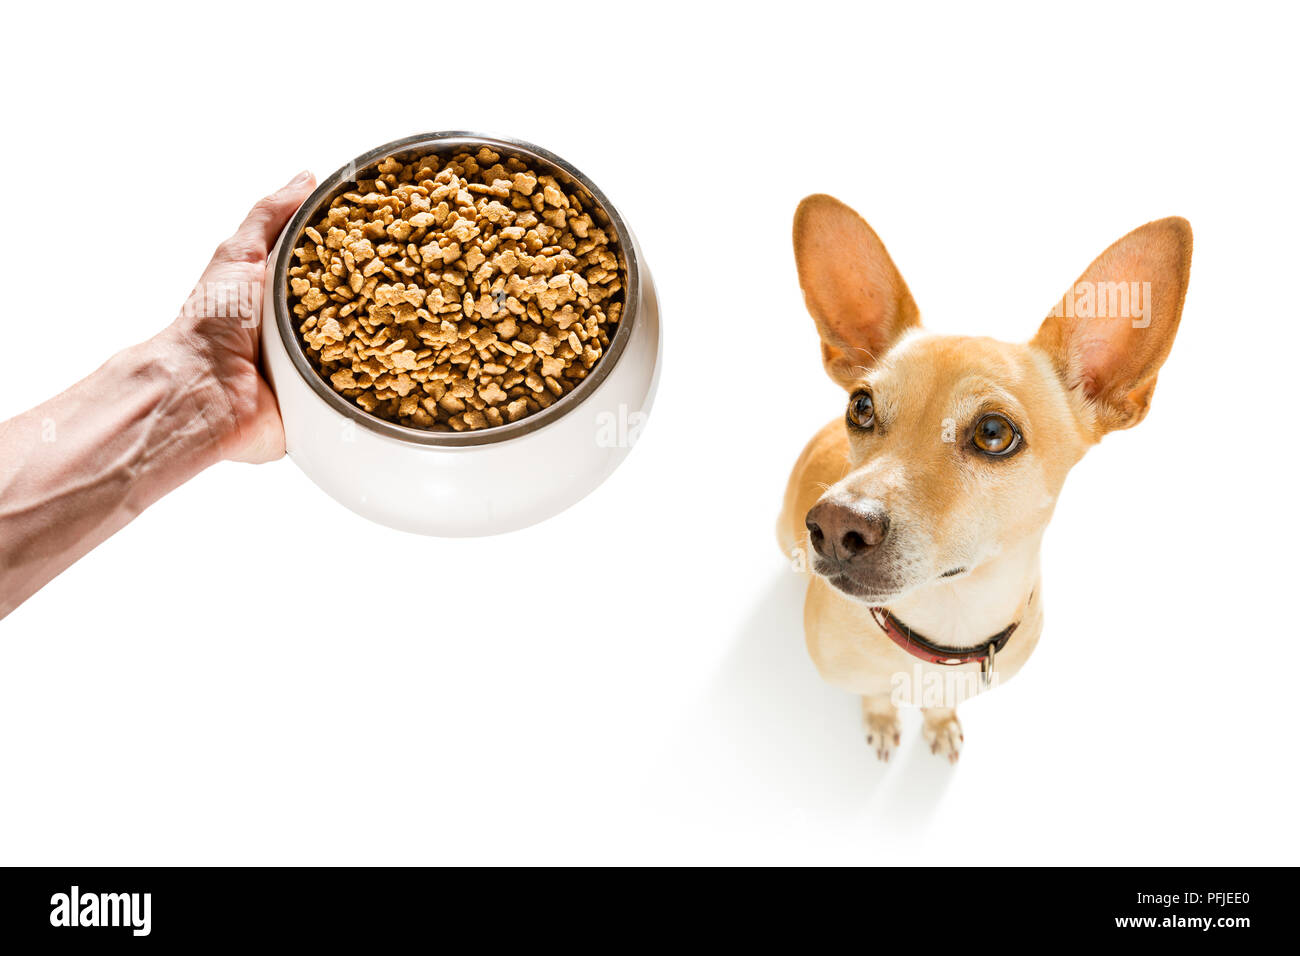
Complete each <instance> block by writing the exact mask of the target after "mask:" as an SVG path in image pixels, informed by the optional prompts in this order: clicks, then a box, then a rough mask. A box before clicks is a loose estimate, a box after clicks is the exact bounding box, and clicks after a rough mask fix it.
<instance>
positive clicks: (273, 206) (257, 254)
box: [212, 170, 316, 263]
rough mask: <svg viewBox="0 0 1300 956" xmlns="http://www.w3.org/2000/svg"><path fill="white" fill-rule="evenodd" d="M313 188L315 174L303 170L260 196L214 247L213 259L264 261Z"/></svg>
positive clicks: (221, 260)
mask: <svg viewBox="0 0 1300 956" xmlns="http://www.w3.org/2000/svg"><path fill="white" fill-rule="evenodd" d="M315 188H316V177H315V176H313V175H312V174H311V173H310V172H308V171H307V170H303V171H302V172H300V173H299V174H298V175H297V176H295V177H294V178H293V179H291V180H290V181H289V182H287V183H286V184H285V185H283V186H281V187H280V188H279V189H278V190H276V191H275V192H273V193H271V195H269V196H266V197H265V198H263V199H259V200H258V201H257V203H256V204H255V205H254V206H253V208H252V210H251V211H250V212H249V213H248V215H247V216H246V217H245V218H244V222H243V224H242V225H240V227H239V228H238V229H237V230H236V231H235V234H234V235H233V236H231V237H230V238H229V239H227V240H226V241H225V242H223V243H222V244H221V245H220V246H218V247H217V252H216V254H215V255H214V256H213V257H212V261H213V262H214V263H222V262H263V261H265V260H266V257H267V256H268V255H270V251H271V246H272V245H273V244H274V243H275V239H276V237H277V236H278V235H279V234H280V230H281V229H283V228H284V225H285V223H287V222H288V221H289V218H290V217H291V216H292V215H293V214H294V213H295V212H297V210H298V207H299V206H301V205H302V203H303V200H305V199H306V198H307V197H308V196H310V195H311V191H312V190H313V189H315Z"/></svg>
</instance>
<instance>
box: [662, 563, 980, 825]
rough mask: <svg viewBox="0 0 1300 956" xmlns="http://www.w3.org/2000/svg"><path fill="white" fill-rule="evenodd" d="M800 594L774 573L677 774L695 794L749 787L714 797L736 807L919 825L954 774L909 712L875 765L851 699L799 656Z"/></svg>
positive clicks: (690, 736)
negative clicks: (683, 770)
mask: <svg viewBox="0 0 1300 956" xmlns="http://www.w3.org/2000/svg"><path fill="white" fill-rule="evenodd" d="M806 586H807V584H806V579H805V578H803V577H802V576H801V575H796V574H793V573H788V572H787V573H779V574H774V575H773V578H772V581H771V585H770V587H769V588H767V589H766V590H765V591H764V592H763V595H762V597H761V598H760V600H759V602H758V604H757V605H756V606H755V607H754V608H752V610H751V611H750V613H749V614H748V616H747V617H746V619H745V621H744V623H743V625H742V626H741V627H740V629H739V630H738V631H737V633H736V635H735V638H734V642H733V646H732V649H731V651H730V652H729V653H728V655H727V656H726V658H725V659H724V660H723V663H722V665H721V667H720V668H719V670H718V673H717V674H716V675H715V677H714V680H713V682H712V684H711V685H710V686H709V689H708V691H707V692H706V694H705V696H704V698H703V699H702V700H701V701H700V702H699V704H698V705H697V708H696V709H694V710H692V712H691V713H690V715H689V719H688V720H687V721H686V723H685V725H684V726H683V729H682V736H683V739H682V740H681V741H680V747H681V750H680V751H679V753H680V754H681V755H682V756H688V755H689V756H688V764H689V767H688V772H689V773H690V775H691V778H692V779H694V781H695V783H696V784H697V785H698V787H699V788H702V789H711V788H714V787H726V788H727V789H728V790H730V788H733V787H737V786H741V787H745V786H748V787H749V788H751V795H747V794H746V793H744V792H740V793H728V794H727V795H726V799H727V800H729V801H730V802H732V803H734V804H735V806H736V808H737V810H738V811H744V810H745V809H747V808H748V807H752V806H754V805H755V804H762V805H775V807H776V808H778V809H784V810H785V811H786V812H789V813H792V814H794V815H796V816H804V815H807V816H808V817H811V818H827V817H830V818H837V817H862V816H868V817H872V818H878V822H879V823H880V824H881V825H883V826H886V827H888V828H889V829H891V830H897V831H900V835H903V834H905V833H907V832H908V831H916V830H918V829H923V828H924V827H925V825H926V823H927V822H928V820H929V818H930V817H931V815H932V813H933V811H934V809H935V808H936V807H937V805H938V803H939V800H940V799H941V797H942V795H943V791H944V790H945V789H946V787H947V786H948V783H949V782H950V781H951V779H952V775H953V774H954V773H955V772H956V768H955V767H952V766H950V765H949V764H948V763H947V762H946V761H944V760H940V759H938V758H937V757H934V756H933V755H932V754H931V753H930V752H929V748H928V747H926V746H925V743H924V741H923V740H922V739H921V722H920V716H919V713H917V712H916V711H910V710H908V711H904V714H903V718H904V719H903V742H902V746H901V748H900V749H899V750H898V751H897V752H895V754H894V756H893V759H892V760H891V761H890V762H889V763H888V764H885V763H881V762H880V761H879V760H877V759H876V757H875V755H874V754H873V753H872V752H871V750H869V749H868V747H867V745H866V743H865V741H864V740H863V738H862V732H861V729H860V721H859V710H858V708H859V705H858V700H857V698H856V697H854V696H853V695H851V694H847V693H845V692H843V691H840V690H836V689H835V688H833V687H830V686H829V685H827V684H825V683H824V682H823V681H822V680H821V678H820V677H819V676H818V674H817V671H816V669H815V668H814V666H813V663H812V661H811V660H810V659H809V657H808V653H807V651H806V650H805V648H804V640H803V599H804V591H805V589H806ZM710 778H711V779H710ZM683 796H684V794H683Z"/></svg>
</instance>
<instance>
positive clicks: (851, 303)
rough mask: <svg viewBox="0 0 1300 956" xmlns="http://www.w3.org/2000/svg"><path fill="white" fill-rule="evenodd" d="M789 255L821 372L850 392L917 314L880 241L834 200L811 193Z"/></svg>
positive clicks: (796, 225)
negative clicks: (817, 342)
mask: <svg viewBox="0 0 1300 956" xmlns="http://www.w3.org/2000/svg"><path fill="white" fill-rule="evenodd" d="M794 257H795V263H796V265H797V266H798V268H799V285H800V286H801V287H802V288H803V298H804V302H805V303H806V304H807V306H808V311H809V312H810V313H811V314H812V317H813V319H814V320H815V321H816V322H817V332H818V333H819V334H820V335H821V339H822V362H823V364H825V366H826V373H827V374H828V375H830V377H831V378H832V379H834V380H835V381H836V382H838V383H839V384H840V385H842V386H844V388H848V389H851V388H852V387H853V384H854V382H855V381H857V380H858V379H859V378H860V377H861V374H862V371H863V369H865V368H868V367H870V366H871V365H873V364H874V363H875V361H876V360H877V359H878V358H879V357H880V356H881V355H883V354H884V353H885V351H886V350H887V349H888V348H889V347H890V346H891V345H893V344H894V342H895V341H896V340H897V339H898V337H899V336H900V335H902V333H903V332H904V331H906V330H907V329H908V328H911V327H913V326H917V325H920V323H921V318H920V313H919V312H918V311H917V308H916V303H915V302H913V301H912V294H911V293H910V292H908V291H907V284H906V283H905V282H903V277H902V276H901V275H899V273H898V269H897V268H895V266H894V262H893V260H892V259H890V258H889V253H888V252H886V251H885V244H884V243H883V242H881V241H880V237H879V236H877V235H876V234H875V232H873V231H872V229H871V227H870V226H868V225H867V224H866V222H864V221H863V219H862V217H861V216H859V215H858V214H857V213H856V212H854V211H853V210H852V209H850V208H849V207H848V206H846V205H844V203H842V202H840V201H839V200H838V199H835V198H833V197H831V196H823V195H817V196H809V197H808V198H807V199H805V200H804V201H803V202H801V203H799V208H798V209H797V210H795V214H794Z"/></svg>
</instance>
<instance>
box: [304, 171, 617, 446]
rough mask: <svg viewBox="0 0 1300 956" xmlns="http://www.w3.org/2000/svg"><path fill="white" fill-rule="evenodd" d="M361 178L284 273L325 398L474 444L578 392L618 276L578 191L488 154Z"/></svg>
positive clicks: (598, 346) (612, 317)
mask: <svg viewBox="0 0 1300 956" xmlns="http://www.w3.org/2000/svg"><path fill="white" fill-rule="evenodd" d="M372 172H373V178H368V179H366V178H363V179H360V180H358V182H357V184H356V185H357V188H356V189H355V190H351V191H349V192H346V193H343V194H342V195H341V196H339V197H338V198H336V199H335V200H334V201H333V202H332V203H331V204H330V207H329V209H328V210H327V211H326V212H325V214H324V215H323V216H322V217H321V218H320V220H319V221H318V222H315V223H313V224H311V225H310V226H307V227H306V228H305V229H303V231H302V236H301V237H300V244H299V245H298V246H297V247H296V248H295V249H294V256H295V258H296V260H297V262H296V264H295V265H293V266H292V267H291V268H290V270H289V289H288V293H289V302H290V307H291V308H292V310H293V314H294V315H295V316H296V317H297V319H298V323H299V325H298V329H299V333H300V334H301V335H302V341H303V345H304V346H305V349H306V353H307V355H308V357H309V359H310V360H311V361H312V363H313V364H314V365H315V367H316V369H317V371H318V372H319V373H320V375H321V376H322V377H323V378H324V379H325V380H326V381H327V382H329V383H330V385H331V386H332V387H333V388H334V390H335V391H337V392H338V393H339V394H341V395H344V396H346V397H347V398H349V399H350V400H352V401H353V402H355V403H356V404H357V406H358V407H360V408H362V409H364V410H365V411H367V412H369V413H370V414H372V415H376V416H378V417H379V418H382V419H385V420H387V421H391V422H396V423H398V424H401V425H408V426H411V427H414V428H423V429H429V430H432V431H470V430H475V429H480V428H492V427H494V426H497V425H501V424H504V423H506V422H513V421H518V420H519V419H521V418H524V417H525V416H528V415H531V414H534V413H536V412H539V411H541V410H542V409H543V408H547V407H549V406H550V405H552V404H554V403H555V402H557V401H558V400H559V399H560V398H562V397H563V396H565V395H566V394H568V393H569V392H571V391H572V390H573V389H574V388H575V387H576V386H577V385H578V383H579V382H581V381H582V380H583V379H584V378H586V377H587V375H588V374H589V373H590V372H591V370H592V368H593V367H595V365H596V363H597V362H599V361H600V358H601V356H602V355H604V354H605V352H606V351H607V350H608V348H609V342H610V339H611V338H612V336H613V334H614V330H615V328H616V326H617V323H618V321H619V318H620V317H621V313H622V309H623V269H622V264H621V259H620V255H619V249H618V244H617V239H616V237H615V236H614V235H613V233H612V230H611V229H610V227H609V226H608V225H607V224H605V223H602V222H601V221H600V219H601V218H603V217H598V216H597V215H595V214H594V210H592V209H589V208H588V206H589V203H588V202H587V201H586V200H584V199H583V198H582V196H581V195H580V194H579V193H578V192H576V191H575V190H573V189H571V188H567V187H565V186H564V185H563V184H561V183H560V182H558V181H557V180H556V179H555V177H553V176H550V175H546V174H539V173H538V172H536V171H534V170H532V169H530V168H529V167H528V166H527V165H526V164H525V163H524V162H522V161H521V160H519V159H516V158H508V159H504V160H503V159H502V157H501V156H500V155H499V154H498V153H496V152H495V151H493V150H492V149H490V148H488V147H486V146H484V147H482V148H480V149H479V150H478V151H477V152H476V153H469V152H466V153H461V154H458V155H456V156H453V157H452V158H451V159H450V160H447V161H443V160H442V159H440V158H439V157H438V156H436V155H434V154H429V155H424V156H417V157H416V158H415V159H413V160H411V161H409V162H405V163H403V162H401V161H399V160H397V159H395V158H392V157H389V158H387V159H384V160H383V161H382V162H380V163H379V164H378V165H377V166H376V167H375V168H374V169H373V171H372Z"/></svg>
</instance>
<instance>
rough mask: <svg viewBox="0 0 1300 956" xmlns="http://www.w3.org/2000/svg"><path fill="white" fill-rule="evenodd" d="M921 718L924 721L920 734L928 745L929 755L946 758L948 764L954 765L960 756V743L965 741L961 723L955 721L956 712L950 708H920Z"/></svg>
mask: <svg viewBox="0 0 1300 956" xmlns="http://www.w3.org/2000/svg"><path fill="white" fill-rule="evenodd" d="M921 718H922V720H923V721H924V724H923V726H922V732H923V733H924V734H925V742H926V743H928V744H929V745H930V753H932V754H938V755H939V756H941V757H947V758H948V762H949V763H956V762H957V757H958V756H959V755H960V754H961V744H962V741H963V740H965V739H966V737H965V735H964V734H962V732H961V723H960V721H958V720H957V711H956V710H955V709H954V708H952V707H922V708H921Z"/></svg>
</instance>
